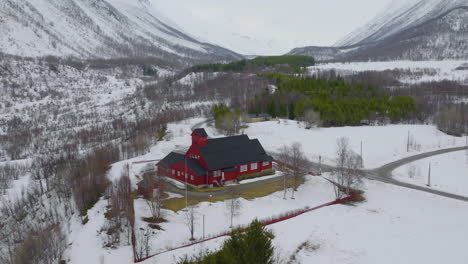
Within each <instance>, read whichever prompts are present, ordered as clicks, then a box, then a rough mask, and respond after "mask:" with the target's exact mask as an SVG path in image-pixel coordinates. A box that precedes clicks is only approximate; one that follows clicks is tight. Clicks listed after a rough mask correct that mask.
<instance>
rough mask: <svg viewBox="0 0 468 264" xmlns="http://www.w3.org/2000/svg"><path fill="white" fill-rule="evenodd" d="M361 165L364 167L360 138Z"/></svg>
mask: <svg viewBox="0 0 468 264" xmlns="http://www.w3.org/2000/svg"><path fill="white" fill-rule="evenodd" d="M361 166H362V167H364V159H363V158H362V140H361Z"/></svg>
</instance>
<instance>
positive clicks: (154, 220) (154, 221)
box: [141, 217, 167, 224]
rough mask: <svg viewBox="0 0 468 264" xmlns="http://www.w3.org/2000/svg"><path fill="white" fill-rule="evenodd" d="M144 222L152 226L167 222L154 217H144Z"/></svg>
mask: <svg viewBox="0 0 468 264" xmlns="http://www.w3.org/2000/svg"><path fill="white" fill-rule="evenodd" d="M141 219H143V221H145V222H148V223H151V224H160V223H164V222H167V221H166V219H164V218H154V217H142V218H141Z"/></svg>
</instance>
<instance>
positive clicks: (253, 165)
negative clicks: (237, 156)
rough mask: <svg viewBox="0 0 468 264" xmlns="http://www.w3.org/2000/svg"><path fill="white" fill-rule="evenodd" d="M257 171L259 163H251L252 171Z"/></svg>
mask: <svg viewBox="0 0 468 264" xmlns="http://www.w3.org/2000/svg"><path fill="white" fill-rule="evenodd" d="M256 169H258V163H257V162H254V163H250V170H256Z"/></svg>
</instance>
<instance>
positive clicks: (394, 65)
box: [309, 60, 468, 83]
mask: <svg viewBox="0 0 468 264" xmlns="http://www.w3.org/2000/svg"><path fill="white" fill-rule="evenodd" d="M467 63H468V62H467V61H458V60H444V61H385V62H348V63H325V64H318V65H316V66H312V67H309V71H310V73H312V74H314V73H317V72H320V71H324V70H333V69H334V70H336V71H337V73H339V74H341V75H351V74H354V73H357V72H363V71H386V70H404V71H411V72H414V73H421V72H422V73H423V74H422V75H420V74H414V75H412V76H411V77H405V78H402V79H400V81H401V82H406V83H418V82H430V81H441V80H453V81H459V82H465V83H466V82H468V70H466V69H465V70H461V69H460V70H457V68H458V67H461V66H464V65H465V66H466V64H467Z"/></svg>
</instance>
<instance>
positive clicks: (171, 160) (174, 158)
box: [160, 152, 184, 166]
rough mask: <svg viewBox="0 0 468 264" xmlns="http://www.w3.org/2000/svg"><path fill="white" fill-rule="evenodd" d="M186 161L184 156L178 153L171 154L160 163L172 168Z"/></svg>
mask: <svg viewBox="0 0 468 264" xmlns="http://www.w3.org/2000/svg"><path fill="white" fill-rule="evenodd" d="M183 160H184V155H183V154H180V153H176V152H171V153H169V154H168V155H167V156H166V157H164V159H162V160H161V161H160V162H162V163H164V164H166V165H167V166H172V165H174V164H176V163H178V162H180V161H183Z"/></svg>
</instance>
